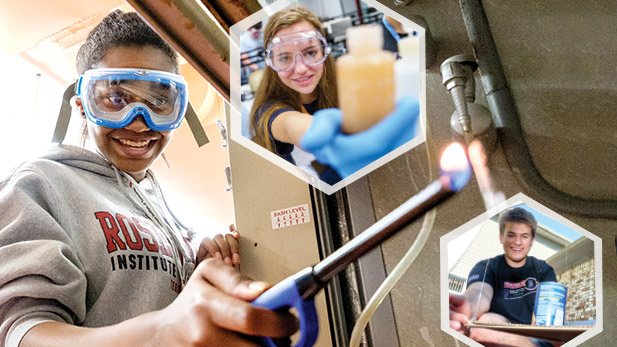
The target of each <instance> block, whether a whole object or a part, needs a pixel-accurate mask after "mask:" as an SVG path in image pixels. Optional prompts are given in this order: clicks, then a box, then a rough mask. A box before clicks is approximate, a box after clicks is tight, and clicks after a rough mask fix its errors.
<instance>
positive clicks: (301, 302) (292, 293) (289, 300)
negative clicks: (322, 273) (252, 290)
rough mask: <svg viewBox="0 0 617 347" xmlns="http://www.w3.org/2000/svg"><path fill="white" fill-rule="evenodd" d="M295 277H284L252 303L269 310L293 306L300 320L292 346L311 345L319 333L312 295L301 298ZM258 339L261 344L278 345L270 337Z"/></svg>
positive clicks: (308, 346)
mask: <svg viewBox="0 0 617 347" xmlns="http://www.w3.org/2000/svg"><path fill="white" fill-rule="evenodd" d="M296 279H297V277H296V276H293V277H288V278H286V279H285V280H283V281H282V282H280V283H278V284H277V285H275V286H274V287H272V288H270V289H268V291H266V292H265V293H263V294H262V295H260V296H259V297H258V298H257V299H255V300H254V301H253V303H252V304H253V305H255V306H259V307H263V308H267V309H270V310H278V309H284V308H290V307H294V308H295V309H296V311H297V313H298V320H299V321H300V340H299V341H298V344H296V345H295V346H294V347H311V346H313V345H314V344H315V341H316V340H317V335H318V333H319V321H318V318H317V310H316V309H315V301H314V299H313V298H312V297H311V298H310V299H303V298H302V295H301V294H300V292H299V291H298V286H297V285H296ZM259 340H260V341H259V343H260V344H261V345H262V346H267V347H279V346H278V345H277V344H276V343H275V342H274V340H273V339H272V338H269V337H262V338H260V339H259Z"/></svg>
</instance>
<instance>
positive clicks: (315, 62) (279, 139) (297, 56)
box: [251, 6, 340, 184]
mask: <svg viewBox="0 0 617 347" xmlns="http://www.w3.org/2000/svg"><path fill="white" fill-rule="evenodd" d="M264 42H266V47H265V48H266V63H267V65H268V68H266V71H265V73H264V77H263V79H262V81H261V84H260V88H259V89H258V90H257V93H256V95H255V99H254V101H253V107H252V109H251V127H252V132H253V133H254V134H255V136H254V138H253V140H254V141H255V142H257V143H258V144H260V145H261V146H263V147H265V148H267V149H268V150H270V151H272V152H274V153H276V154H278V155H279V156H281V157H283V158H284V159H286V160H287V161H290V162H291V163H293V164H295V161H294V159H293V157H292V156H291V152H292V151H293V149H294V146H300V139H301V138H302V135H303V134H304V133H305V132H306V130H307V129H308V128H309V127H310V125H311V123H312V122H313V117H312V114H313V113H314V112H315V111H317V110H321V109H326V108H331V107H336V106H337V105H338V101H337V97H336V78H335V73H334V61H333V59H332V57H331V56H330V55H329V54H330V47H328V44H327V42H326V40H325V38H324V33H323V32H322V30H321V22H320V21H319V19H318V18H317V17H316V16H315V15H314V14H313V13H312V12H311V11H309V10H308V9H306V8H304V7H302V6H296V7H290V8H288V9H285V10H282V11H279V12H277V13H275V14H274V15H273V16H271V17H270V18H269V19H268V23H267V24H266V28H265V31H264ZM320 177H321V178H322V179H323V180H324V181H325V182H327V183H330V184H333V183H335V182H337V181H339V180H340V177H339V176H338V174H337V173H336V172H335V171H334V170H332V169H331V168H325V169H324V171H323V172H322V173H321V174H320Z"/></svg>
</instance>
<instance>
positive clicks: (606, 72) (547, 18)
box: [368, 0, 617, 346]
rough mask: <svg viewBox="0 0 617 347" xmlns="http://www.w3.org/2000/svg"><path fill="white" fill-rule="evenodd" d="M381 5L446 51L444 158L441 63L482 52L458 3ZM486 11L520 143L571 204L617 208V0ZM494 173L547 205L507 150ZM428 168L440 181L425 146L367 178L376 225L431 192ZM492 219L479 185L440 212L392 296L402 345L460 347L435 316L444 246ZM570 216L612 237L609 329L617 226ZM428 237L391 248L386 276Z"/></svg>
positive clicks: (439, 129)
mask: <svg viewBox="0 0 617 347" xmlns="http://www.w3.org/2000/svg"><path fill="white" fill-rule="evenodd" d="M380 2H381V3H382V4H384V5H385V6H388V7H390V8H392V9H394V10H396V11H398V12H399V13H401V14H403V15H405V16H407V17H409V16H412V15H422V16H423V17H424V18H425V19H426V20H427V22H428V24H429V26H430V29H431V31H432V34H433V38H434V39H435V41H436V43H437V45H438V49H437V59H436V61H437V64H436V65H435V66H432V67H430V68H429V70H428V71H427V76H426V83H427V105H426V109H427V118H428V131H429V133H430V138H431V139H432V142H431V143H430V146H429V148H428V150H429V154H430V156H431V157H432V158H436V157H437V156H438V155H439V152H440V151H441V149H442V148H444V147H445V145H446V144H447V143H449V142H450V141H451V135H450V129H449V118H450V115H451V114H452V112H453V111H454V106H453V103H452V99H451V97H450V95H449V94H448V93H447V91H446V90H445V88H444V87H443V85H442V84H441V76H440V72H439V64H441V62H443V61H444V60H445V59H447V58H449V57H451V56H453V55H457V54H463V53H468V54H472V53H473V51H472V47H471V45H470V43H469V39H468V37H467V34H466V31H465V27H464V23H463V18H462V15H461V9H460V8H459V2H458V1H452V0H415V1H413V2H411V4H409V5H408V6H403V7H398V6H395V5H394V1H390V0H388V1H386V0H381V1H380ZM485 6H486V11H487V15H488V20H489V23H490V24H491V27H492V29H493V31H494V34H493V35H495V40H496V44H497V48H498V49H499V51H500V54H501V57H502V60H503V64H504V68H505V69H506V76H507V77H508V79H509V80H508V82H509V85H510V86H511V87H512V90H513V97H514V99H515V101H516V103H517V108H518V109H519V113H520V114H521V117H522V124H523V130H524V133H523V134H521V136H524V137H525V139H526V141H527V142H528V145H529V147H530V152H531V155H532V157H533V159H534V161H535V163H536V165H537V166H538V168H539V170H540V172H541V173H542V174H543V175H544V176H545V177H546V179H547V180H548V181H549V182H551V183H552V184H554V185H556V186H557V187H558V188H559V189H562V190H564V191H566V192H568V193H570V194H575V195H578V196H581V197H595V198H602V197H603V198H613V199H614V198H616V197H617V184H615V183H614V176H613V175H612V174H611V172H612V171H613V169H611V167H612V168H614V158H615V157H617V138H615V136H614V134H615V133H617V129H615V127H617V122H615V121H614V117H613V116H614V115H613V113H614V110H615V109H617V98H616V97H615V96H617V92H616V91H615V88H614V83H613V84H611V83H608V82H609V80H611V79H614V75H615V73H614V72H615V71H614V67H609V66H608V65H610V64H607V62H609V61H611V58H610V56H611V54H615V52H617V50H616V49H615V47H616V46H615V43H614V42H613V41H614V40H613V37H614V32H617V22H616V21H614V20H608V19H606V20H604V19H603V18H604V17H605V16H607V14H608V13H616V11H617V8H616V6H617V5H615V4H614V3H613V2H611V1H594V2H589V3H582V2H561V1H523V0H522V1H515V2H513V1H507V0H497V1H490V2H488V1H486V2H485ZM568 55H571V57H570V58H569V57H568ZM572 59H574V60H572ZM611 69H613V70H611ZM476 82H477V84H478V88H477V89H478V91H477V97H478V99H477V102H479V103H484V104H485V105H486V101H485V98H484V97H483V96H482V95H483V90H482V87H481V80H480V78H479V76H478V77H477V78H476ZM607 156H612V159H610V157H607ZM433 160H434V159H433ZM489 167H490V170H491V172H492V174H493V177H494V179H495V184H496V185H497V187H498V189H500V190H503V191H504V193H505V194H506V196H507V197H510V196H513V195H515V194H517V193H519V192H523V193H525V194H526V195H528V196H529V197H531V198H533V199H535V200H538V201H540V200H542V196H541V193H540V192H536V191H529V190H527V189H526V188H525V187H524V186H523V185H521V183H520V182H519V181H518V180H517V178H516V177H515V175H514V174H513V172H512V171H511V169H510V167H509V165H508V162H507V161H506V158H505V156H504V154H503V151H502V148H501V147H499V148H498V149H497V150H496V152H495V154H494V155H493V156H492V157H491V159H490V162H489ZM429 168H431V169H432V170H433V177H435V174H434V173H435V172H436V171H435V170H436V167H435V166H429V164H428V160H427V149H426V148H425V147H424V146H420V147H417V148H416V149H414V150H412V151H410V152H408V153H406V154H404V155H402V156H400V157H399V158H397V159H395V160H394V161H393V162H391V163H390V164H389V165H387V166H384V167H382V168H380V169H378V170H376V171H375V172H373V173H371V174H369V177H368V179H369V183H370V187H371V192H372V203H373V205H374V208H375V215H376V217H377V218H381V217H383V216H384V215H385V214H387V213H388V212H390V211H391V210H393V209H394V208H396V207H397V206H398V205H399V204H401V203H402V202H403V201H405V200H406V199H408V198H409V197H410V196H412V195H414V194H415V193H417V192H418V191H419V190H420V189H421V188H422V187H424V186H425V185H426V184H427V183H428V182H429V180H430V177H429V176H430V175H429ZM547 207H548V208H553V207H552V206H551V205H548V204H547ZM483 212H484V207H483V202H482V200H481V197H480V194H479V192H478V186H477V183H476V182H475V180H473V179H472V181H471V182H470V183H469V184H468V186H467V187H465V188H464V189H463V190H462V191H461V192H460V193H458V194H457V196H455V197H454V198H453V199H452V200H450V201H448V202H446V203H445V204H443V205H441V206H440V207H439V208H438V209H437V218H436V220H435V225H434V229H433V231H432V234H431V236H430V238H429V239H428V242H427V245H426V247H425V248H424V250H423V251H422V253H420V255H419V257H418V258H417V259H416V261H415V263H414V264H413V265H412V267H411V268H410V269H409V270H408V271H407V273H406V274H405V275H404V276H403V278H402V279H401V281H400V282H399V283H398V284H397V286H396V287H395V288H394V290H393V291H392V294H391V298H392V303H393V305H392V306H393V308H394V312H395V315H396V321H397V329H398V333H399V340H400V341H401V345H402V346H461V345H462V343H461V342H459V341H455V339H454V338H453V337H451V336H450V335H448V334H446V333H444V332H443V331H441V323H440V315H439V314H438V313H437V312H438V310H439V308H440V298H439V290H438V288H440V285H442V284H441V283H440V281H439V275H438V274H439V271H440V267H439V264H440V254H439V238H440V236H442V235H444V234H446V233H448V232H450V231H452V230H454V229H455V228H457V227H459V226H460V225H462V224H464V223H465V222H467V221H469V220H470V219H472V218H474V217H476V216H478V215H480V214H482V213H483ZM556 212H560V211H556ZM561 215H562V216H564V217H565V218H567V219H569V220H570V221H572V222H574V223H576V224H577V225H579V226H581V227H582V228H584V229H585V230H588V231H589V232H591V233H593V234H595V235H597V236H599V237H601V238H602V239H603V242H602V267H603V269H602V271H603V273H602V274H603V277H604V279H605V280H604V282H603V283H604V288H603V295H604V308H605V310H604V321H605V322H614V321H615V320H616V319H617V312H616V310H615V309H614V304H613V303H614V302H615V301H617V290H616V289H617V286H616V285H615V284H614V281H611V280H610V279H613V278H617V259H616V256H615V244H614V239H615V233H614V230H617V221H615V220H608V219H601V218H588V217H581V216H578V215H575V214H565V213H561ZM419 229H420V222H418V223H415V224H414V225H412V226H410V227H408V228H406V229H405V230H404V231H402V232H400V233H399V234H397V235H396V236H394V237H393V238H392V239H390V240H389V241H388V242H386V243H385V244H384V245H382V250H383V257H384V261H385V263H386V267H387V269H388V271H391V270H392V269H393V268H394V267H395V266H396V264H397V263H398V261H399V260H400V259H401V258H402V257H403V255H404V254H405V252H406V251H407V249H408V247H409V246H410V245H411V244H412V242H413V240H414V239H415V236H416V235H417V233H418V231H419ZM443 285H447V284H443ZM603 329H604V330H603V333H601V334H599V335H597V336H595V337H593V338H591V340H589V341H587V342H585V343H584V344H583V346H609V345H613V344H614V336H615V335H617V325H615V324H604V327H603Z"/></svg>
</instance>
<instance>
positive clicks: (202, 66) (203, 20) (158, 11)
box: [127, 0, 248, 101]
mask: <svg viewBox="0 0 617 347" xmlns="http://www.w3.org/2000/svg"><path fill="white" fill-rule="evenodd" d="M127 2H128V3H129V4H131V6H133V8H134V9H135V10H136V11H137V12H138V13H139V14H140V15H141V16H142V17H143V18H144V19H145V20H146V21H147V22H148V23H149V24H150V25H151V26H152V27H153V29H154V30H155V31H156V32H157V33H158V34H159V35H160V36H161V37H162V38H163V39H165V40H166V41H167V42H168V43H169V44H170V45H171V46H172V47H173V48H174V49H176V50H177V51H178V52H179V53H180V54H181V55H182V56H183V57H184V58H185V59H186V60H187V61H188V62H189V64H191V65H192V66H193V67H194V68H195V69H196V70H197V71H198V72H199V73H200V74H201V75H202V76H203V77H204V78H205V79H206V80H207V81H208V82H210V84H211V85H212V86H213V87H214V88H215V89H216V90H217V92H218V93H219V94H221V95H222V96H223V97H224V98H225V99H226V100H227V101H229V98H230V96H229V88H230V68H229V34H228V33H227V32H225V30H229V23H219V22H220V21H221V18H222V17H221V16H219V15H217V14H216V13H212V16H209V15H208V13H207V10H206V9H207V8H208V7H210V8H211V9H219V8H220V9H226V10H230V9H231V8H232V7H233V6H232V5H229V4H228V5H220V4H216V5H217V6H210V4H208V6H204V5H203V4H200V3H199V2H198V1H196V0H165V1H162V0H127ZM235 2H236V1H231V3H235ZM204 3H207V1H204ZM242 7H244V6H242ZM247 11H248V10H247ZM213 17H214V18H217V19H216V20H215V19H213ZM234 18H235V17H234ZM232 24H233V23H232Z"/></svg>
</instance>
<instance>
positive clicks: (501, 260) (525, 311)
mask: <svg viewBox="0 0 617 347" xmlns="http://www.w3.org/2000/svg"><path fill="white" fill-rule="evenodd" d="M487 262H488V267H487ZM485 271H486V276H485ZM476 282H484V283H485V284H488V285H490V286H491V287H493V300H492V301H491V308H490V310H489V312H493V313H498V314H500V315H502V316H504V317H505V318H506V319H508V320H509V321H510V323H516V324H531V316H532V314H533V307H534V304H535V300H536V292H537V290H538V283H540V282H557V276H555V271H554V270H553V268H552V267H551V266H550V265H548V264H547V263H546V262H545V261H544V260H540V259H537V258H535V257H531V256H527V261H526V262H525V265H523V266H521V267H520V268H514V267H511V266H510V265H508V263H507V262H506V257H505V255H503V254H502V255H498V256H496V257H494V258H491V259H485V260H482V261H480V262H478V263H477V264H476V265H475V266H474V267H473V269H471V271H470V272H469V277H468V278H467V287H469V285H471V284H473V283H476ZM471 309H472V313H473V310H474V308H473V307H472V308H471Z"/></svg>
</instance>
